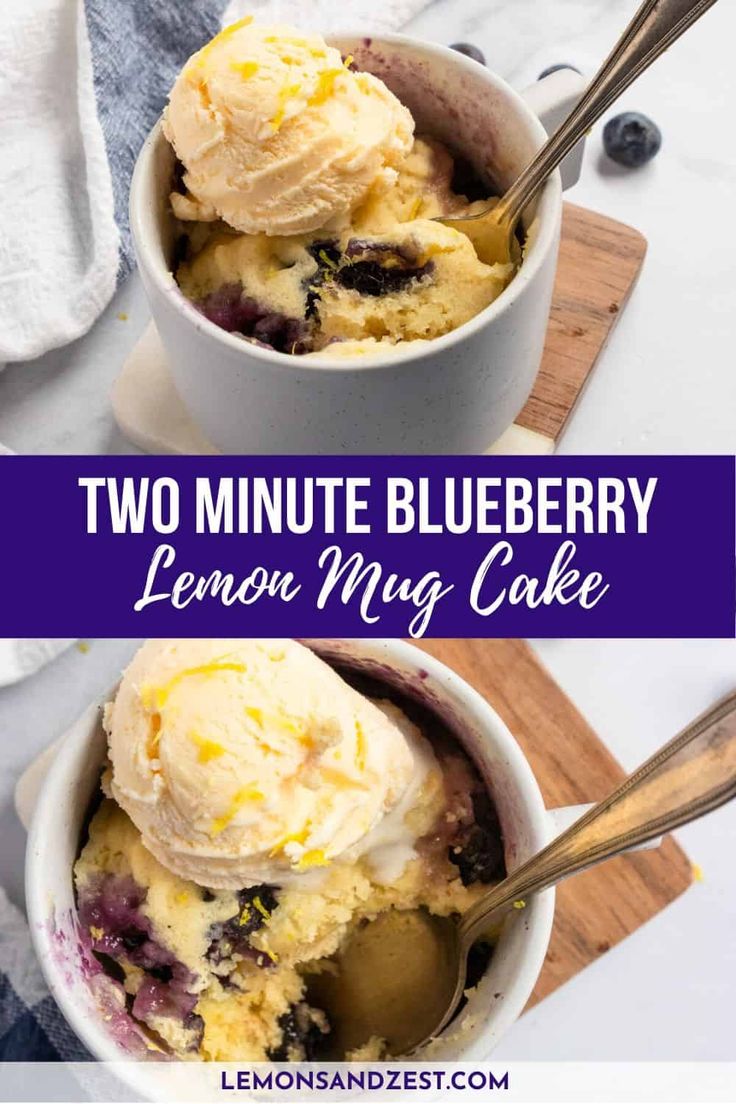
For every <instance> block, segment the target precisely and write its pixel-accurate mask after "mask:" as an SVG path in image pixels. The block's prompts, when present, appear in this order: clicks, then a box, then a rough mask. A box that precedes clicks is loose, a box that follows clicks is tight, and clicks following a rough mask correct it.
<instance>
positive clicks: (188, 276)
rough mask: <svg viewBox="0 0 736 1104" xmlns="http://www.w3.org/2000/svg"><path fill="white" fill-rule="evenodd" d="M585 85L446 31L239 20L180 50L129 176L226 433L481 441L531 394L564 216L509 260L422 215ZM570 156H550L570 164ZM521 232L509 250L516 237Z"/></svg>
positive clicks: (478, 180) (486, 182)
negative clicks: (511, 72) (485, 58)
mask: <svg viewBox="0 0 736 1104" xmlns="http://www.w3.org/2000/svg"><path fill="white" fill-rule="evenodd" d="M582 87H583V82H582V79H581V78H580V77H579V76H578V75H577V74H575V73H573V72H571V71H567V72H561V73H555V74H553V75H552V76H550V77H548V78H546V79H545V80H543V81H540V82H538V83H537V84H536V85H534V86H533V87H532V88H531V89H529V90H527V92H525V93H524V94H523V95H520V94H518V93H516V92H514V91H513V90H512V89H511V88H510V87H509V86H508V85H507V84H506V83H505V82H504V81H502V80H501V79H500V78H498V77H497V76H495V75H494V74H492V73H491V72H489V71H488V70H487V69H485V68H484V67H483V66H481V65H479V64H478V63H476V62H474V61H471V60H470V59H468V58H466V57H464V56H463V55H461V54H459V53H457V52H456V51H452V50H450V49H447V48H445V47H442V46H436V45H432V44H429V43H422V42H419V41H414V40H411V39H409V38H405V37H402V36H385V35H383V36H377V37H372V38H370V37H358V36H351V35H341V36H339V37H329V38H328V39H327V40H325V39H323V38H321V36H319V35H317V34H313V33H311V32H309V33H308V32H303V31H296V30H293V29H291V28H284V27H270V26H261V25H259V24H256V23H253V22H252V21H247V20H246V21H244V22H243V23H242V24H236V25H234V27H232V28H228V29H226V31H225V32H223V34H222V35H220V36H218V38H216V39H215V40H213V42H212V43H210V44H208V45H207V46H205V47H204V48H203V49H202V50H200V51H199V53H198V54H195V55H194V57H193V58H192V59H190V61H189V62H188V64H187V66H185V68H184V69H183V71H182V74H181V75H180V77H179V78H178V80H177V82H176V84H175V86H174V88H173V90H172V93H171V97H170V102H169V104H168V106H167V109H166V111H165V113H164V116H163V120H162V122H161V123H159V124H158V125H157V126H156V127H155V128H154V130H153V132H152V134H151V135H150V137H149V138H148V140H147V142H146V144H145V146H144V148H143V150H142V152H141V155H140V157H139V160H138V164H137V167H136V171H135V174H134V179H133V184H132V190H131V226H132V230H133V237H134V242H135V247H136V252H137V256H138V261H139V266H140V271H141V275H142V278H143V282H144V285H145V288H146V291H147V294H148V298H149V301H150V304H151V309H152V312H153V316H154V320H155V322H156V326H157V328H158V331H159V334H160V336H161V339H162V341H163V344H164V346H165V349H166V353H167V356H168V360H169V364H170V368H171V371H172V373H173V376H174V379H175V382H176V386H177V388H178V390H179V392H180V394H181V396H182V398H183V399H184V402H185V404H186V405H187V407H188V409H189V411H190V413H191V414H192V416H193V417H194V419H195V421H196V422H197V423H198V425H199V426H200V428H201V429H202V430H203V432H204V433H205V435H206V436H207V438H208V439H209V440H210V442H211V443H212V444H213V445H215V446H216V447H217V448H219V449H221V450H223V451H225V452H261V453H307V452H311V453H335V452H351V453H361V452H364V453H365V452H383V453H398V452H416V453H421V452H440V453H478V452H482V451H484V450H485V449H486V448H487V447H488V446H489V445H490V444H491V443H492V442H493V441H494V440H496V439H497V438H498V437H499V436H500V435H501V434H502V432H503V431H504V430H505V429H506V428H507V427H508V426H509V425H510V424H511V423H512V422H513V420H514V418H515V416H516V415H517V414H518V412H519V410H520V409H521V407H522V406H523V404H524V401H525V400H526V398H527V396H528V395H529V392H530V391H531V388H532V385H533V382H534V378H535V376H536V373H537V370H538V367H539V363H540V359H541V354H542V348H543V343H544V337H545V332H546V327H547V320H548V315H549V307H550V302H551V296H552V287H553V281H554V274H555V267H556V260H557V248H558V242H559V233H560V223H561V210H562V200H561V179H560V175H559V174H554V175H553V176H552V177H551V178H550V180H549V181H548V183H547V185H546V186H545V188H544V189H543V190H542V192H541V194H540V196H539V197H538V199H537V200H536V201H535V202H534V203H533V204H531V205H530V209H529V211H528V212H527V214H526V216H525V220H524V226H523V228H522V231H521V240H520V257H519V264H518V265H517V266H514V265H508V264H506V265H504V264H498V263H495V262H494V259H493V258H492V257H483V256H480V255H479V253H478V252H477V251H476V248H475V247H474V245H473V243H472V242H471V241H470V239H469V238H468V237H466V235H465V234H463V233H460V232H459V231H458V230H456V229H452V228H450V227H447V226H444V225H443V224H442V223H440V222H437V221H435V220H436V218H437V217H439V216H442V215H451V214H462V213H464V212H466V211H468V212H470V211H472V210H473V207H474V204H482V203H483V202H484V201H485V199H487V198H488V197H491V196H493V195H494V194H498V192H499V191H501V190H504V189H505V188H506V187H507V186H508V185H509V184H510V183H511V181H512V180H513V179H514V178H515V177H516V176H518V174H519V173H520V171H521V170H522V169H523V167H524V166H525V165H526V164H527V163H528V162H529V160H530V159H531V157H532V156H533V154H534V152H535V151H536V150H537V149H538V148H539V146H540V145H541V144H542V143H543V141H544V139H545V130H544V127H543V125H542V122H540V118H541V119H542V120H544V122H545V123H546V125H548V126H550V125H555V124H556V123H557V122H558V121H559V119H560V118H561V117H562V115H564V114H565V113H566V112H567V111H568V110H569V109H570V107H571V106H572V104H573V103H574V101H575V100H576V99H577V97H578V96H579V94H580V92H581V90H582ZM578 162H579V152H578V155H577V156H572V155H571V158H570V159H569V161H568V164H567V166H565V167H564V168H565V177H566V183H572V182H574V178H575V173H576V171H577V168H576V166H577V164H578ZM522 247H523V252H521V249H522Z"/></svg>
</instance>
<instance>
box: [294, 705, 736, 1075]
mask: <svg viewBox="0 0 736 1104" xmlns="http://www.w3.org/2000/svg"><path fill="white" fill-rule="evenodd" d="M734 797H736V693H735V694H732V695H731V696H730V697H728V698H725V699H724V700H723V701H722V702H720V703H719V704H718V705H716V706H715V707H714V708H712V709H710V710H709V711H708V712H707V713H704V714H703V715H702V716H701V717H699V718H698V719H697V720H696V721H694V722H693V723H692V724H691V725H690V726H689V727H688V728H686V729H685V730H684V731H683V732H681V733H680V735H679V736H676V737H675V739H674V740H671V741H670V743H668V744H666V745H665V746H664V747H663V748H662V749H661V750H660V751H658V752H657V753H656V755H654V756H652V758H651V759H649V760H647V762H646V763H644V765H643V766H641V767H639V769H638V770H637V771H635V772H634V773H633V774H632V775H630V776H629V777H628V778H627V779H626V781H625V782H623V783H622V785H620V786H619V787H618V789H617V790H615V791H614V792H613V793H612V794H611V795H610V797H608V798H606V799H605V800H604V801H601V802H600V803H599V804H598V805H595V806H594V807H593V808H592V809H590V810H589V811H588V812H587V813H585V814H584V815H583V816H582V817H581V818H580V819H579V820H578V821H576V822H575V824H573V825H572V827H570V828H568V829H567V831H565V832H563V833H562V835H560V836H558V837H557V839H555V840H553V842H552V843H550V844H549V845H548V846H547V847H545V848H544V849H543V850H542V851H540V852H539V853H538V854H537V855H534V856H533V857H532V858H531V859H529V861H528V862H526V863H524V864H523V865H522V866H520V867H519V868H518V869H517V870H515V871H514V872H513V873H512V874H510V875H509V876H508V877H507V878H505V879H504V881H502V882H500V883H498V885H495V886H494V887H493V888H492V889H490V890H489V891H488V892H487V893H486V894H485V895H484V896H483V897H482V898H481V899H480V900H479V901H478V902H476V904H475V905H473V907H472V908H470V909H469V910H468V912H466V913H465V914H464V915H463V916H462V917H461V919H460V920H459V921H453V920H452V919H451V918H448V917H439V916H431V915H430V914H429V913H428V912H427V911H425V910H422V909H418V910H407V911H404V912H402V911H397V910H391V911H388V912H384V913H381V914H380V915H379V916H378V917H377V919H376V920H374V921H372V922H371V923H368V924H366V925H365V926H364V927H362V928H358V929H357V931H356V932H355V933H354V934H353V935H352V936H351V937H350V938H349V939H348V940H347V941H346V943H345V944H344V945H343V947H342V948H341V949H340V951H339V953H338V955H337V956H336V958H335V959H334V962H333V963H332V966H333V972H330V973H322V974H318V975H316V976H314V977H313V978H311V979H308V984H307V999H308V1000H309V1001H310V1002H314V1004H315V1005H316V1006H317V1007H320V1008H323V1009H324V1010H325V1011H326V1012H327V1014H328V1016H330V1018H331V1020H332V1022H333V1025H334V1028H333V1035H334V1040H333V1046H334V1052H333V1056H334V1057H336V1058H342V1057H344V1055H345V1054H346V1052H348V1051H350V1050H353V1049H355V1048H356V1047H360V1046H362V1045H363V1044H365V1043H367V1042H368V1041H369V1040H370V1039H371V1038H373V1037H377V1038H379V1039H384V1040H385V1041H386V1044H387V1049H388V1052H389V1054H391V1055H393V1056H400V1055H406V1054H409V1053H411V1052H412V1051H414V1050H416V1049H417V1048H418V1047H420V1046H422V1045H423V1044H425V1043H427V1042H429V1041H430V1040H431V1039H433V1038H434V1037H436V1036H437V1035H438V1034H439V1033H440V1032H441V1031H442V1030H443V1028H445V1027H446V1026H447V1024H448V1023H449V1022H450V1020H451V1019H452V1017H453V1015H454V1014H455V1012H456V1011H457V1007H458V1004H459V1003H460V1000H461V998H462V995H463V990H464V989H465V986H466V972H467V957H468V953H469V951H470V949H471V947H472V946H473V944H474V943H476V941H477V940H479V939H480V938H482V937H484V938H485V939H486V940H487V939H488V937H489V933H493V932H494V930H495V932H496V933H497V932H498V931H499V930H500V928H499V924H500V921H501V920H503V919H504V918H505V916H506V914H508V913H509V912H510V911H513V906H514V903H515V902H516V903H517V905H518V902H520V901H523V902H525V903H526V902H527V901H528V898H529V897H530V895H531V894H533V893H538V892H539V891H541V890H543V889H547V888H548V887H549V886H553V885H555V884H556V883H557V882H560V881H562V879H563V878H567V877H569V876H570V875H571V874H577V873H578V872H579V871H581V870H587V869H588V868H589V867H590V866H593V865H594V864H595V863H598V862H601V861H602V860H603V859H610V858H612V857H613V856H614V855H620V854H621V853H622V852H623V851H627V850H629V849H631V848H633V847H636V846H638V845H640V844H643V843H646V842H647V841H649V840H652V839H656V838H657V837H658V836H660V835H662V834H663V833H665V832H669V831H671V830H672V829H673V828H678V827H680V826H681V825H683V824H688V823H689V822H690V821H692V820H695V819H697V818H698V817H700V816H703V814H704V813H708V812H710V811H711V810H713V809H717V808H718V807H719V806H720V805H724V804H725V803H726V802H727V801H730V800H731V799H732V798H734Z"/></svg>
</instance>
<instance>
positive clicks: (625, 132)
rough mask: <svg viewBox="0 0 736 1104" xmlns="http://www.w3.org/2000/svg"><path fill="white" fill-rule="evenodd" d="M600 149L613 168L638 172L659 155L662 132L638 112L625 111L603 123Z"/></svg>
mask: <svg viewBox="0 0 736 1104" xmlns="http://www.w3.org/2000/svg"><path fill="white" fill-rule="evenodd" d="M603 146H604V148H605V151H606V153H607V154H608V156H609V157H610V158H611V160H612V161H615V162H616V164H617V165H625V166H626V168H628V169H638V168H639V167H640V166H641V165H646V164H647V162H648V161H651V160H652V158H653V157H656V156H657V154H658V153H659V150H660V148H661V146H662V132H661V131H660V129H659V127H658V126H657V124H656V123H655V122H653V121H652V120H651V119H650V118H649V117H648V116H647V115H642V114H641V113H640V112H639V111H625V112H624V113H623V114H622V115H616V116H615V117H614V118H613V119H609V120H608V122H607V123H606V125H605V127H604V128H603Z"/></svg>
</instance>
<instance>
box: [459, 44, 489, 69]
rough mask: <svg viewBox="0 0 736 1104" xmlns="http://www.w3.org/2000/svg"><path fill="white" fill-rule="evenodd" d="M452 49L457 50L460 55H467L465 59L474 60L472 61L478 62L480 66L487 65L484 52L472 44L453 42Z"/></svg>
mask: <svg viewBox="0 0 736 1104" xmlns="http://www.w3.org/2000/svg"><path fill="white" fill-rule="evenodd" d="M450 49H451V50H457V52H458V53H459V54H465V57H469V58H472V60H473V61H477V62H478V64H479V65H485V63H486V55H485V54H484V53H483V51H482V50H479V49H478V47H477V46H474V45H473V43H472V42H453V44H452V46H451V47H450Z"/></svg>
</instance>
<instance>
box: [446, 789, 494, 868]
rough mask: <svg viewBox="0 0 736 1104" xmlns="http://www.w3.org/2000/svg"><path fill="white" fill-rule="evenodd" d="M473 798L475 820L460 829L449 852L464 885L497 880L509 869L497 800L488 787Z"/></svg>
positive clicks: (448, 855)
mask: <svg viewBox="0 0 736 1104" xmlns="http://www.w3.org/2000/svg"><path fill="white" fill-rule="evenodd" d="M472 801H473V818H474V821H473V823H472V824H469V825H466V826H464V827H463V828H462V829H461V830H460V832H459V834H458V836H457V839H455V840H454V841H453V843H452V844H451V845H450V847H449V848H448V852H447V857H448V858H449V860H450V862H451V863H454V864H455V866H456V867H457V868H458V870H459V871H460V879H461V881H462V883H463V885H464V886H469V885H473V884H474V883H475V882H481V883H482V884H484V885H486V884H488V883H489V882H496V881H499V880H500V879H501V878H503V876H504V873H505V867H504V854H503V844H502V842H501V826H500V824H499V822H498V817H497V815H496V810H495V808H494V807H493V803H492V801H491V799H490V797H489V796H488V794H487V793H485V792H484V791H477V792H476V793H474V794H473V795H472Z"/></svg>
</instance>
